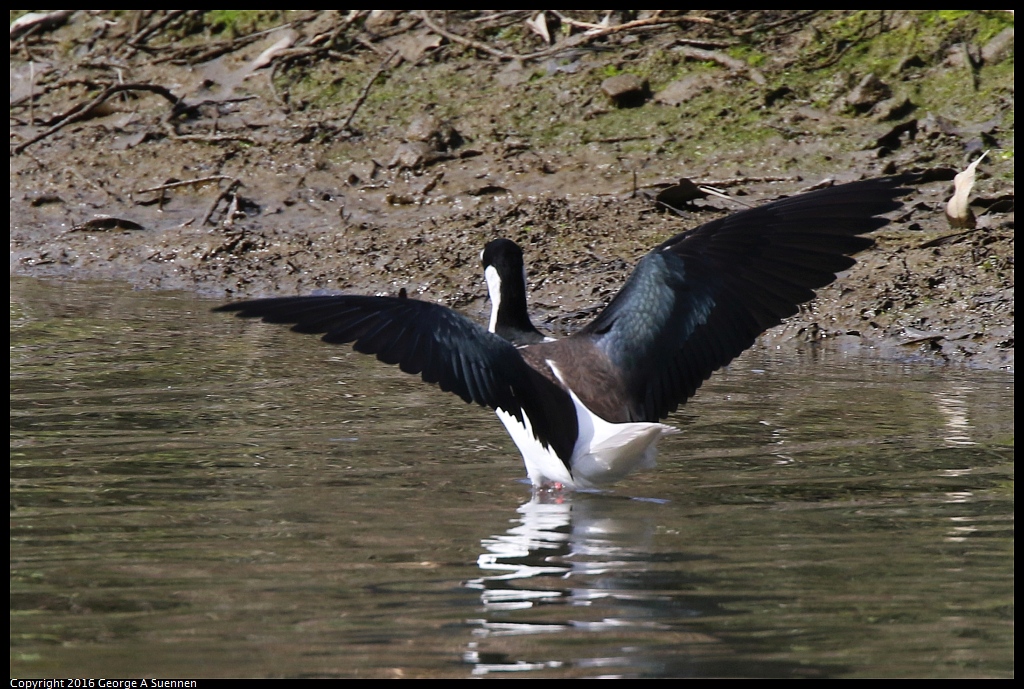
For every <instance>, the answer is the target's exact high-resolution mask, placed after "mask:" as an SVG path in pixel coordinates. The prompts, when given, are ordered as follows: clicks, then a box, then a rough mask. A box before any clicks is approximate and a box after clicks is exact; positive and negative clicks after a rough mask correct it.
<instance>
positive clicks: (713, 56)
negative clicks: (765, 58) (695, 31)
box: [678, 46, 767, 86]
mask: <svg viewBox="0 0 1024 689" xmlns="http://www.w3.org/2000/svg"><path fill="white" fill-rule="evenodd" d="M678 50H679V52H681V53H682V54H683V55H685V56H686V57H688V58H691V59H694V60H702V61H711V62H717V63H718V64H720V65H722V66H723V67H725V68H727V69H731V70H733V71H734V72H746V73H747V74H748V75H750V80H751V81H753V82H755V83H757V84H758V85H759V86H764V85H765V84H766V83H767V81H766V80H765V78H764V75H763V74H761V72H760V71H758V70H756V69H754V68H753V67H751V66H750V65H748V64H747V63H746V62H744V61H743V60H740V59H737V58H735V57H732V56H730V55H726V54H725V53H721V52H718V51H717V50H702V49H700V48H693V47H691V46H680V47H679V48H678Z"/></svg>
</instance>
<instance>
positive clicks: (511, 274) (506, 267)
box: [480, 239, 544, 345]
mask: <svg viewBox="0 0 1024 689" xmlns="http://www.w3.org/2000/svg"><path fill="white" fill-rule="evenodd" d="M480 261H481V263H483V266H484V275H485V276H486V278H487V291H488V292H489V293H490V296H491V323H490V326H489V328H488V329H489V330H490V331H491V332H492V333H496V334H498V335H501V336H502V337H504V338H505V339H506V340H508V341H509V342H511V343H513V344H515V345H525V344H534V343H537V342H543V341H544V335H543V334H542V333H541V332H540V331H538V330H537V329H536V328H535V327H533V323H531V322H530V316H529V314H527V312H526V267H525V265H524V264H523V250H522V249H520V248H519V245H518V244H516V243H515V242H513V241H512V240H511V239H495V240H492V241H490V242H488V243H487V246H485V247H484V250H483V251H482V252H480Z"/></svg>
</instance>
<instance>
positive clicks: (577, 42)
mask: <svg viewBox="0 0 1024 689" xmlns="http://www.w3.org/2000/svg"><path fill="white" fill-rule="evenodd" d="M416 15H417V16H418V17H419V18H420V19H422V20H423V23H424V24H426V25H427V26H428V27H429V28H430V30H431V31H433V32H434V33H437V34H439V35H441V36H444V37H445V38H447V39H448V40H450V41H454V42H455V43H461V44H462V45H466V46H469V47H471V48H475V49H477V50H481V51H483V52H485V53H488V54H490V55H493V56H495V57H497V58H500V59H502V60H518V61H525V60H536V59H539V58H542V57H550V56H551V55H557V54H558V53H561V52H564V51H566V50H571V49H572V48H578V47H579V46H581V45H583V44H585V43H589V42H590V41H592V40H594V39H596V38H601V37H602V36H609V35H611V34H614V33H619V32H620V31H630V30H632V29H640V28H641V27H649V26H659V25H668V24H683V23H688V22H689V23H695V24H715V23H716V22H715V20H713V19H708V18H707V17H690V16H682V17H660V16H654V17H648V18H646V19H637V20H635V21H631V22H626V23H625V24H616V25H615V26H608V27H604V28H601V29H592V30H590V31H587V32H586V33H583V34H580V35H578V36H573V37H572V38H570V39H568V40H566V41H563V42H562V43H559V44H557V45H553V46H551V47H550V48H546V49H544V50H538V51H537V52H534V53H526V54H525V55H520V54H515V53H506V52H505V51H503V50H498V49H497V48H493V47H491V46H489V45H487V44H486V43H481V42H480V41H474V40H473V39H471V38H466V37H465V36H460V35H459V34H457V33H452V32H451V31H448V30H447V29H444V28H442V27H440V26H439V25H438V24H436V23H435V22H434V21H433V20H432V19H430V17H429V16H428V15H427V12H426V10H420V11H418V12H417V13H416ZM595 26H596V25H595Z"/></svg>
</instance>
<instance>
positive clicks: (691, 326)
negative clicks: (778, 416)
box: [215, 174, 918, 491]
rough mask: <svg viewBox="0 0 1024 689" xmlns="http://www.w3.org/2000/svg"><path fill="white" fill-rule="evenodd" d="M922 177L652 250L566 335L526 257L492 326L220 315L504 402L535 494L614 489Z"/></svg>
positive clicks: (506, 268)
mask: <svg viewBox="0 0 1024 689" xmlns="http://www.w3.org/2000/svg"><path fill="white" fill-rule="evenodd" d="M917 180H918V178H917V177H915V176H914V175H912V174H904V175H898V176H890V177H879V178H873V179H866V180H861V181H857V182H850V183H847V184H840V185H834V186H829V187H825V188H821V189H817V190H814V191H809V192H806V193H802V194H797V195H794V196H789V197H785V198H781V199H777V200H774V201H771V202H768V203H765V204H763V205H759V206H754V207H751V208H746V209H744V210H740V211H738V212H735V213H732V214H730V215H727V216H724V217H721V218H718V219H714V220H711V221H709V222H706V223H704V224H702V225H699V226H697V227H695V228H693V229H690V230H687V231H684V232H682V233H680V234H677V235H675V236H673V237H670V238H669V239H666V240H665V241H663V242H662V243H661V244H659V245H658V246H656V247H654V248H653V249H652V250H651V251H649V252H648V253H647V254H646V255H644V256H643V257H642V258H641V259H640V260H639V262H638V263H637V265H636V267H635V269H634V270H633V272H632V274H631V275H630V276H629V277H628V278H627V280H626V282H625V284H624V285H623V287H622V288H621V290H620V291H619V292H618V293H617V294H616V295H615V296H614V297H613V298H612V299H611V301H610V302H609V303H608V304H607V305H606V306H605V307H604V308H603V309H602V310H601V311H600V312H599V313H598V314H597V316H596V317H595V318H594V320H592V321H591V322H590V323H588V324H587V325H586V326H584V327H583V328H581V329H580V330H578V331H576V332H575V333H573V334H572V335H570V336H568V337H564V338H561V339H553V338H551V337H547V336H545V335H544V334H543V333H541V332H540V331H539V330H538V329H537V328H536V327H535V326H534V325H533V322H532V321H531V319H530V316H529V313H528V310H527V289H526V269H525V262H524V257H523V251H522V249H521V248H520V247H519V246H518V245H517V244H516V243H515V242H513V241H512V240H510V239H507V238H497V239H493V240H492V241H490V242H488V243H487V244H486V246H485V247H484V249H483V251H482V252H481V262H482V265H483V269H484V277H485V281H486V283H487V288H488V295H489V298H490V302H491V314H490V321H489V323H488V325H487V327H486V328H485V327H484V326H483V325H480V324H478V323H476V322H474V321H473V320H471V319H470V318H468V317H466V316H465V315H463V314H461V313H458V312H456V311H454V310H452V309H449V308H447V307H445V306H443V305H440V304H436V303H433V302H429V301H424V300H419V299H414V298H409V297H407V296H406V295H400V296H398V297H388V296H365V295H351V294H340V295H327V296H294V297H272V298H264V299H255V300H249V301H241V302H234V303H229V304H225V305H222V306H219V307H217V308H216V309H215V310H217V311H228V312H236V314H237V315H238V316H239V317H243V318H261V319H262V320H263V321H265V322H268V323H282V324H290V325H291V326H292V327H291V329H292V330H293V331H296V332H299V333H309V334H321V335H322V338H321V339H322V340H323V341H325V342H327V343H331V344H348V343H351V344H352V347H353V349H354V350H355V351H357V352H361V353H364V354H373V355H375V356H376V357H377V359H379V360H380V361H382V362H384V363H385V364H397V365H398V367H399V368H400V369H401V370H402V371H404V372H406V373H409V374H419V375H420V377H421V378H422V379H423V380H424V381H426V382H428V383H434V384H436V385H438V386H439V387H440V388H441V390H444V391H447V392H452V393H454V394H456V395H458V396H459V397H461V398H462V399H463V400H465V401H466V402H475V403H477V404H479V405H481V406H485V407H490V408H491V409H493V410H494V411H495V413H496V414H497V415H498V418H499V419H500V420H501V422H502V423H503V424H504V426H505V428H506V430H507V431H508V433H509V435H510V436H511V437H512V439H513V441H514V442H515V444H516V445H517V447H518V448H519V450H520V453H521V454H522V456H523V460H524V463H525V465H526V472H527V475H528V477H529V479H530V482H531V483H532V485H533V486H534V488H536V489H542V490H543V489H553V490H564V491H571V490H578V489H598V490H599V489H602V487H604V486H607V485H609V484H611V483H613V482H615V481H617V480H619V479H621V478H622V477H624V476H626V475H627V474H629V473H631V472H633V471H635V470H638V469H647V468H652V467H653V466H654V464H655V458H656V455H657V444H658V442H659V440H661V438H663V437H664V436H666V435H669V434H672V433H676V432H678V431H677V429H675V428H674V427H672V426H669V425H667V424H663V423H661V422H660V421H661V419H663V418H665V417H666V416H667V415H668V414H670V413H671V412H673V411H675V410H676V409H677V408H678V407H679V406H680V405H682V404H684V403H685V402H687V401H688V400H689V399H690V398H691V397H693V396H694V394H695V393H696V392H697V389H698V388H699V387H700V386H701V385H702V384H703V382H704V381H705V380H707V379H708V378H709V377H710V376H711V374H712V373H713V372H714V371H716V370H718V369H719V368H722V367H723V366H725V365H727V364H728V363H729V362H730V361H732V360H733V359H735V358H736V357H737V356H739V354H740V353H742V352H743V351H744V350H746V349H748V348H749V347H751V346H752V345H753V344H754V342H755V340H756V338H757V337H758V336H759V335H760V334H761V333H763V332H764V331H766V330H768V329H769V328H771V327H773V326H775V325H778V324H780V323H781V322H782V321H783V320H784V319H785V318H787V317H789V316H792V315H793V314H795V313H796V312H797V311H798V307H799V305H800V304H803V303H806V302H808V301H810V300H811V299H813V298H814V296H815V292H814V290H815V289H819V288H821V287H824V286H826V285H828V284H830V283H831V282H833V281H834V280H835V279H836V274H837V273H839V272H842V271H845V270H847V269H848V268H850V267H851V266H853V265H854V263H855V262H856V261H855V259H854V258H853V255H854V254H856V253H858V252H860V251H863V250H865V249H867V248H869V247H871V246H872V245H873V244H874V240H873V239H871V238H870V237H867V236H865V235H867V234H869V233H871V232H872V231H874V230H877V229H879V228H881V227H883V226H885V225H886V224H887V223H888V222H889V220H888V219H887V218H885V217H882V216H883V215H884V214H886V213H891V212H892V211H895V210H897V209H898V208H900V207H901V206H902V202H901V201H900V200H899V197H900V196H903V195H905V194H907V193H909V192H910V191H911V190H912V189H911V185H913V184H914V183H915V182H916V181H917Z"/></svg>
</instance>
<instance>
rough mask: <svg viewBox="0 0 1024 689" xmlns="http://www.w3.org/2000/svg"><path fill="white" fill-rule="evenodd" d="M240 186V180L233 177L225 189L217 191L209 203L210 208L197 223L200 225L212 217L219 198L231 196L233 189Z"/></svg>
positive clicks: (219, 200)
mask: <svg viewBox="0 0 1024 689" xmlns="http://www.w3.org/2000/svg"><path fill="white" fill-rule="evenodd" d="M240 186H242V182H241V180H239V179H233V180H232V181H231V184H229V185H228V187H227V189H225V190H224V191H222V192H221V193H219V194H218V195H217V198H215V199H214V200H213V203H212V204H210V210H208V211H206V215H204V216H203V220H202V222H200V223H199V225H200V226H202V225H205V224H206V223H208V222H210V218H212V217H213V214H214V212H215V211H216V210H217V205H218V204H219V203H220V202H221V200H222V199H226V198H228V197H229V196H231V195H232V194H233V193H234V191H235V189H237V188H238V187H240Z"/></svg>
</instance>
